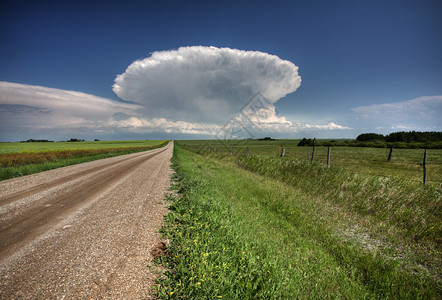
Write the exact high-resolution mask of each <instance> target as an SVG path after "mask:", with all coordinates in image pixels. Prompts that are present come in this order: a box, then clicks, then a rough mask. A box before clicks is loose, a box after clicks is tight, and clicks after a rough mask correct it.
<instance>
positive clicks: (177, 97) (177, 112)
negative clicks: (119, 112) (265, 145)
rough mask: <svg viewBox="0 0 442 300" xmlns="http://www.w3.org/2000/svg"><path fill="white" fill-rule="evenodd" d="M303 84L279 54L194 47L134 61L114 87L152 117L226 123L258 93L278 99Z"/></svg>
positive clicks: (293, 68) (119, 94)
mask: <svg viewBox="0 0 442 300" xmlns="http://www.w3.org/2000/svg"><path fill="white" fill-rule="evenodd" d="M300 84H301V77H300V76H299V75H298V67H297V66H295V65H294V64H293V63H292V62H290V61H287V60H282V59H280V58H279V57H277V56H275V55H271V54H267V53H263V52H258V51H242V50H237V49H230V48H216V47H203V46H194V47H182V48H179V49H178V50H171V51H158V52H154V53H152V55H151V56H150V57H148V58H145V59H143V60H138V61H135V62H134V63H132V64H131V65H130V66H129V67H128V68H127V69H126V71H125V72H124V73H123V74H121V75H118V76H117V78H116V79H115V84H114V86H113V90H114V92H115V93H116V94H117V95H118V96H119V97H120V98H122V99H125V100H129V101H133V102H135V103H137V104H140V105H142V106H144V107H145V110H144V111H143V114H144V115H146V116H147V117H149V118H166V119H167V120H172V121H179V120H186V121H188V122H198V123H199V122H206V123H207V122H211V123H212V122H213V123H217V124H222V123H223V122H225V121H226V120H228V119H229V118H230V117H232V116H233V115H234V114H236V113H238V112H239V110H240V108H241V107H242V106H243V105H244V104H245V103H246V102H247V101H248V100H249V99H250V97H252V96H253V95H254V94H255V93H257V92H261V93H262V94H263V95H264V96H265V97H266V98H267V99H268V100H269V101H270V102H271V103H275V102H276V101H278V100H279V99H280V98H282V97H284V96H286V95H287V94H289V93H292V92H294V91H295V90H296V89H297V88H298V87H299V86H300Z"/></svg>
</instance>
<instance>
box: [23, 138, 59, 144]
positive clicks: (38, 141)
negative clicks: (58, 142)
mask: <svg viewBox="0 0 442 300" xmlns="http://www.w3.org/2000/svg"><path fill="white" fill-rule="evenodd" d="M52 142H54V141H49V140H34V139H29V140H26V141H20V143H52Z"/></svg>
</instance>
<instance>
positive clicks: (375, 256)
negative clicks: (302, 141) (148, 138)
mask: <svg viewBox="0 0 442 300" xmlns="http://www.w3.org/2000/svg"><path fill="white" fill-rule="evenodd" d="M279 142H280V141H279ZM284 142H285V143H284V146H285V147H286V151H287V150H288V149H291V151H288V152H287V157H285V158H279V157H277V154H278V151H279V149H278V147H275V146H279V145H278V143H276V142H274V141H271V142H256V141H248V145H241V146H236V147H235V148H236V149H234V150H236V152H235V151H234V152H235V153H236V155H232V156H231V155H230V145H228V146H227V147H225V148H223V147H221V144H220V143H217V144H216V143H215V142H214V141H210V142H208V141H179V142H176V148H175V153H174V158H173V166H174V169H175V171H176V175H175V181H176V186H175V188H176V190H177V191H178V194H177V195H176V196H175V197H171V199H170V201H171V205H170V213H169V214H168V215H167V217H166V224H165V226H164V227H163V234H164V236H165V238H167V239H169V241H170V247H169V248H168V250H167V251H168V252H167V254H168V255H167V256H166V257H163V258H160V260H159V261H158V262H159V263H162V264H163V265H164V266H166V267H168V268H170V270H169V271H168V272H166V277H164V278H163V279H162V280H160V281H159V286H158V295H159V296H160V297H162V298H175V299H182V298H188V299H205V298H215V299H216V298H225V299H256V298H258V299H261V298H269V299H299V298H301V299H303V298H314V299H318V298H320V299H322V298H344V299H377V298H387V299H389V298H394V299H398V298H406V299H416V298H418V299H419V298H425V299H440V297H441V294H442V291H441V283H442V282H441V277H440V274H441V271H442V269H441V265H442V264H441V263H442V261H441V244H440V242H441V240H440V237H441V236H442V224H441V221H440V220H441V211H442V203H441V200H442V199H441V194H442V193H441V192H442V191H441V187H440V177H439V179H437V180H435V181H433V182H432V184H428V185H426V186H424V185H423V184H422V183H421V181H420V178H417V174H414V172H415V171H414V170H413V168H412V167H410V166H408V165H412V164H417V165H418V164H419V163H418V161H419V160H421V158H419V157H420V156H421V155H423V153H421V152H422V151H420V152H419V150H415V151H416V152H406V151H405V152H401V151H395V152H394V154H393V155H394V156H393V157H394V160H393V159H392V161H391V162H390V163H386V162H385V163H384V160H386V155H388V152H386V151H385V149H380V150H379V149H361V148H357V149H354V148H343V149H335V148H332V151H333V152H332V153H333V154H335V156H332V162H333V163H332V165H331V167H330V168H327V166H326V164H325V162H324V159H323V154H322V157H321V151H322V150H321V149H318V148H317V149H315V159H314V161H313V162H310V160H309V159H307V151H308V148H306V147H294V146H293V143H294V142H292V145H290V143H289V142H287V141H284ZM232 143H233V141H232ZM265 143H267V144H265ZM246 146H248V147H249V154H250V155H249V156H247V155H246V153H247V150H246ZM290 146H291V147H290ZM209 147H210V149H209ZM215 148H216V149H215ZM310 151H311V149H310ZM358 151H367V152H364V153H363V154H357V153H358ZM378 151H380V152H378ZM322 153H323V152H322ZM346 155H350V156H352V157H353V160H354V162H353V163H348V162H347V161H349V158H348V157H346ZM358 155H359V156H358ZM431 155H433V156H430V157H431V158H432V161H433V162H439V163H440V159H441V157H440V156H441V153H440V152H437V151H435V152H434V153H433V154H431ZM339 157H344V158H341V161H339ZM358 159H359V160H360V161H361V162H360V163H358V162H357V160H358ZM414 159H416V160H418V159H419V160H418V161H416V162H414ZM401 165H404V166H405V167H406V168H405V169H406V172H405V174H406V175H405V176H402V173H401V172H402V171H401V170H400V166H401ZM436 167H438V165H437V164H436ZM407 168H408V169H407ZM439 170H440V169H439ZM416 172H418V171H416ZM415 176H416V178H415ZM439 176H440V174H439ZM419 177H420V176H419ZM433 178H434V177H433ZM436 178H437V177H436ZM438 180H439V181H438Z"/></svg>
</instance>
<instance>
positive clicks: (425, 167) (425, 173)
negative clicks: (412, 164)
mask: <svg viewBox="0 0 442 300" xmlns="http://www.w3.org/2000/svg"><path fill="white" fill-rule="evenodd" d="M422 165H423V167H424V185H425V184H427V150H425V152H424V161H423V164H422Z"/></svg>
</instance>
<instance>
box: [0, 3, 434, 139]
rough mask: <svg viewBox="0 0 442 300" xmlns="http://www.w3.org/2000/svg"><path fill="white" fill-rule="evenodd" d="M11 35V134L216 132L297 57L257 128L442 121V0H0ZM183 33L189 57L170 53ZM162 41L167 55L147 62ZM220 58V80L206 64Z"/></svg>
mask: <svg viewBox="0 0 442 300" xmlns="http://www.w3.org/2000/svg"><path fill="white" fill-rule="evenodd" d="M0 41H1V43H0V44H1V45H0V81H1V83H2V84H1V85H0V117H1V120H0V134H1V136H0V141H15V140H20V139H27V138H48V139H56V140H58V139H69V138H71V137H78V138H86V139H93V138H100V139H145V138H175V139H180V138H210V137H213V136H214V135H216V133H217V132H218V131H219V130H220V128H222V125H224V124H225V123H226V122H228V121H229V120H231V118H234V117H235V113H237V112H239V109H240V107H242V105H244V104H245V103H246V102H247V101H248V100H249V99H250V98H251V97H252V96H254V95H255V92H261V93H263V89H268V88H269V87H268V86H267V85H269V84H270V83H272V87H273V88H274V89H276V88H277V87H278V86H279V84H280V83H281V84H285V82H286V81H287V80H288V79H287V76H292V75H293V76H295V75H294V73H293V72H296V71H297V72H298V75H299V77H300V78H301V79H302V82H301V83H300V86H299V87H297V86H295V85H293V86H290V87H287V88H286V89H285V90H284V88H283V89H282V90H283V91H285V92H281V93H280V95H279V94H278V93H276V92H277V91H273V92H275V93H276V94H278V95H279V96H272V95H273V94H272V95H270V96H269V95H266V94H265V93H263V96H264V97H269V98H271V99H270V102H271V103H270V104H269V105H270V107H269V109H270V110H271V112H268V113H266V114H264V115H262V114H261V117H263V118H264V119H263V120H264V121H263V122H260V121H259V120H258V119H255V123H254V124H255V125H256V124H258V127H259V129H260V131H259V132H258V133H256V135H262V136H275V137H287V138H302V137H304V136H306V137H318V138H327V137H333V138H346V137H349V138H354V137H356V136H357V135H358V134H360V133H364V132H378V133H389V132H394V131H401V130H405V131H408V130H421V131H422V130H436V131H440V130H442V121H441V119H442V118H441V113H442V96H441V95H442V2H441V1H427V0H421V1H407V0H403V1H340V0H337V1H187V2H184V1H130V0H128V1H118V2H117V1H115V2H114V1H20V0H18V1H2V2H1V4H0ZM193 46H204V47H203V48H197V47H193ZM209 46H213V47H215V48H207V47H209ZM180 47H187V48H181V49H187V50H189V51H187V52H185V53H186V54H184V58H185V59H188V60H186V63H187V64H191V67H190V69H183V68H184V67H183V66H181V65H180V63H173V62H175V59H177V57H178V56H179V57H182V56H183V53H184V52H183V51H184V50H182V51H178V49H180ZM224 48H230V49H231V50H232V51H230V52H229V51H223V50H221V49H224ZM207 49H212V50H207ZM236 49H239V50H241V51H243V52H240V51H236ZM253 51H258V52H262V53H263V54H265V55H264V56H262V55H261V56H259V55H258V56H256V55H252V54H251V53H252V52H253ZM153 53H158V58H157V63H158V64H159V65H162V66H164V68H162V69H161V68H157V69H155V70H153V69H151V68H149V67H146V66H144V65H142V64H141V63H140V62H141V61H142V60H143V59H144V60H145V61H146V62H148V61H153V59H152V58H151V55H152V54H153ZM253 53H254V52H253ZM167 55H169V56H171V57H172V58H171V59H172V63H171V64H168V65H167V66H166V64H165V57H166V56H167ZM214 55H216V56H218V57H219V56H221V57H224V58H227V59H229V61H235V65H234V66H233V65H232V63H230V64H229V63H227V64H225V65H223V66H221V67H219V65H216V66H215V65H214V64H213V62H212V61H210V59H211V57H213V56H214ZM194 56H195V57H196V58H195V59H193V57H194ZM273 56H277V57H278V58H279V59H280V60H275V59H274V57H273ZM149 58H150V60H149ZM237 59H239V60H241V61H240V62H237ZM137 61H139V62H138V63H137ZM282 61H289V62H291V63H292V64H294V66H295V67H298V68H299V69H296V68H295V67H293V68H292V69H290V71H287V70H286V69H284V70H285V71H281V70H279V69H278V68H280V67H279V66H280V64H282ZM203 62H206V63H207V64H203ZM261 62H263V64H264V66H265V68H266V70H265V72H264V71H263V73H262V74H261V75H260V76H257V75H256V72H258V71H256V70H257V69H255V67H256V66H257V65H259V64H260V63H261ZM133 63H134V64H135V65H133ZM272 64H276V65H278V66H276V67H275V66H273V65H272ZM130 65H133V66H134V68H135V66H138V67H140V66H142V67H145V69H143V71H140V72H138V73H137V74H136V75H133V74H132V75H130V74H129V73H130V72H129V69H128V67H129V66H130ZM196 65H197V66H196ZM175 67H176V68H179V69H176V70H175V69H174V68H175ZM211 68H217V69H216V70H217V72H222V74H224V75H223V76H222V78H221V80H220V77H219V76H218V77H210V76H209V77H207V76H205V75H204V74H205V73H204V72H207V70H209V71H210V70H212V69H211ZM219 68H221V69H219ZM222 68H224V69H222ZM183 70H191V72H193V73H192V74H187V75H186V74H185V71H183ZM246 70H254V71H250V72H249V73H247V72H246ZM269 70H271V72H270V71H269ZM189 72H190V71H189ZM229 72H231V73H229ZM240 72H244V74H240ZM196 73H199V74H203V75H202V76H196ZM174 74H181V75H180V76H176V78H175V76H174ZM263 74H264V75H263ZM266 74H267V75H266ZM281 74H282V75H281ZM118 75H124V85H121V86H120V87H121V92H120V95H117V93H116V92H115V86H114V84H116V78H117V76H118ZM129 75H130V76H129ZM247 75H249V76H247ZM280 75H281V76H283V77H281V76H280ZM162 76H163V77H162ZM235 76H237V77H235ZM265 76H269V77H268V78H266V77H265ZM278 76H279V77H278ZM284 76H286V77H284ZM149 78H154V81H152V80H151V81H149ZM207 78H213V80H214V81H213V82H212V81H210V80H208V79H207ZM229 78H230V79H231V80H229ZM206 79H207V80H206ZM224 79H226V80H224ZM122 82H123V81H122ZM223 82H224V83H225V84H223ZM263 82H266V83H264V85H263ZM154 83H157V84H158V85H154ZM266 84H267V85H266ZM236 85H238V86H236ZM244 85H246V86H247V87H249V88H248V89H246V90H243V89H240V87H243V86H244ZM113 86H114V88H113ZM157 86H158V87H159V86H161V88H160V91H156V92H151V91H152V90H153V89H156V87H157ZM208 86H210V87H209V88H207V87H208ZM147 87H149V88H147ZM189 89H191V90H192V91H189ZM199 89H201V91H199ZM207 89H209V91H207ZM129 90H132V91H134V92H133V93H132V94H130V93H129V92H124V91H129ZM170 90H173V91H174V93H175V94H174V95H172V94H171V93H170ZM71 91H75V92H79V93H73V92H71ZM161 91H163V92H164V93H162V92H161ZM268 93H272V91H270V92H268ZM214 94H215V96H213V95H214ZM276 94H275V95H276ZM284 94H286V95H284ZM38 95H44V96H41V97H39V96H38ZM140 95H141V96H140ZM182 95H184V96H183V97H182ZM204 95H206V96H207V95H209V96H207V99H206V100H207V101H205V100H204ZM210 95H211V96H213V99H212V98H211V96H210ZM281 95H282V96H281ZM63 97H64V98H63ZM152 97H156V98H152ZM173 97H175V98H176V99H172V98H173ZM178 97H181V98H180V99H178ZM223 97H225V98H223ZM278 97H280V98H278ZM43 98H44V99H43ZM61 98H63V99H61ZM48 99H51V100H50V101H49V100H48ZM195 99H199V100H198V101H196V102H195V101H194V100H195ZM232 99H233V100H232ZM58 101H64V102H63V103H64V104H63V105H62V104H61V102H60V103H59V102H58ZM223 101H225V102H223ZM232 101H236V102H235V103H233V104H232ZM160 104H164V105H163V106H164V107H163V108H162V109H159V106H161V105H160ZM166 104H167V105H166ZM209 104H210V105H209ZM101 105H102V106H101ZM194 105H196V106H197V108H196V107H194ZM100 107H102V109H101V108H100ZM167 107H169V108H170V109H167ZM73 112H75V113H73ZM198 114H204V116H205V117H204V118H202V117H201V118H200V117H198ZM211 120H212V122H211ZM269 124H270V125H271V126H270V125H269Z"/></svg>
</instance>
